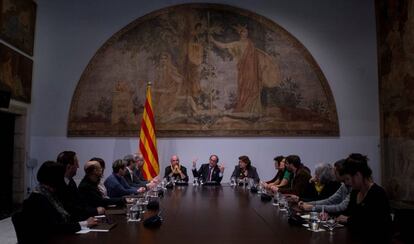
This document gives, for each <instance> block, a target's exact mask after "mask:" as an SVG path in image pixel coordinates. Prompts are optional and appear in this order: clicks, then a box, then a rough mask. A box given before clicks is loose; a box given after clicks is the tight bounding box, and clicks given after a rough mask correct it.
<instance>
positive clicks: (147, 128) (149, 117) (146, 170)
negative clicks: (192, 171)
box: [139, 82, 160, 180]
mask: <svg viewBox="0 0 414 244" xmlns="http://www.w3.org/2000/svg"><path fill="white" fill-rule="evenodd" d="M139 149H140V151H141V153H142V155H143V156H144V165H143V174H144V177H145V178H146V179H147V180H151V179H152V178H154V177H155V176H157V175H158V174H159V172H160V167H159V163H158V152H157V138H156V136H155V123H154V113H153V109H152V100H151V83H150V82H149V83H148V85H147V94H146V99H145V106H144V113H143V114H142V121H141V131H140V135H139Z"/></svg>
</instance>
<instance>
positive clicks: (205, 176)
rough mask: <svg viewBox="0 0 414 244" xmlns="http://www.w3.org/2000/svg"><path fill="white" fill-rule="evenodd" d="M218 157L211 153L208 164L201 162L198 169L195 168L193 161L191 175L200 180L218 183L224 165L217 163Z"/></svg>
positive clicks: (221, 176) (221, 177)
mask: <svg viewBox="0 0 414 244" xmlns="http://www.w3.org/2000/svg"><path fill="white" fill-rule="evenodd" d="M218 162H219V158H218V156H217V155H211V156H210V160H209V163H208V164H202V165H201V167H200V169H199V170H197V169H196V161H193V176H194V177H199V178H200V180H201V181H202V182H211V181H213V182H217V183H220V182H221V180H222V179H223V172H224V167H223V165H220V166H219V165H217V163H218Z"/></svg>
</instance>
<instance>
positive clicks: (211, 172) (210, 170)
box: [208, 167, 214, 181]
mask: <svg viewBox="0 0 414 244" xmlns="http://www.w3.org/2000/svg"><path fill="white" fill-rule="evenodd" d="M213 171H214V170H213V168H212V167H208V181H211V178H212V176H213Z"/></svg>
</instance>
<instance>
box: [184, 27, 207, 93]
mask: <svg viewBox="0 0 414 244" xmlns="http://www.w3.org/2000/svg"><path fill="white" fill-rule="evenodd" d="M202 33H203V29H202V25H201V23H197V24H195V26H194V29H193V30H192V31H191V33H190V34H191V38H190V41H189V43H188V61H189V62H188V72H187V76H188V77H187V79H188V81H189V87H188V88H187V89H189V95H190V96H192V97H197V96H198V95H199V94H200V92H201V88H200V71H199V66H200V65H201V63H202V62H203V56H204V47H203V44H202V43H201V40H200V39H201V38H202V35H203V34H202Z"/></svg>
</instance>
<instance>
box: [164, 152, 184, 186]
mask: <svg viewBox="0 0 414 244" xmlns="http://www.w3.org/2000/svg"><path fill="white" fill-rule="evenodd" d="M170 163H171V165H170V166H167V167H166V168H165V173H164V178H168V179H171V177H172V178H174V179H175V180H181V181H184V182H188V175H187V169H186V168H185V167H184V166H182V165H180V159H179V158H178V156H177V155H173V156H172V157H171V159H170Z"/></svg>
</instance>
